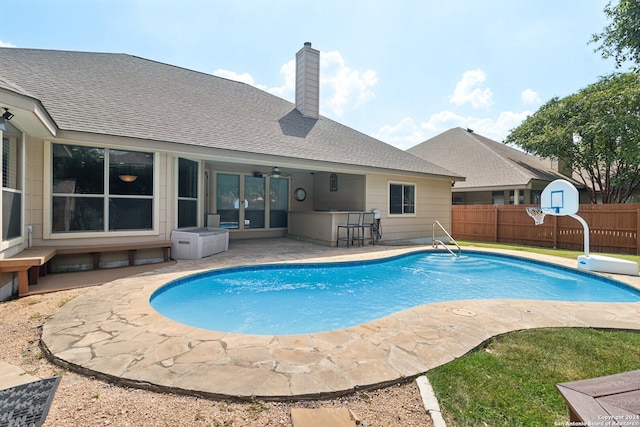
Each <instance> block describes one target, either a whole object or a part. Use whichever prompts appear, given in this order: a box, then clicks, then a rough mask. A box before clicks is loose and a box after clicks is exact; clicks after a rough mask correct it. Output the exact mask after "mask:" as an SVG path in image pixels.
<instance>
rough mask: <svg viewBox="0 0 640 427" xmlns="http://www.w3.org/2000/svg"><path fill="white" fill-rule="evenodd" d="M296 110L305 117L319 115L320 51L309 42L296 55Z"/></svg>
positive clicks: (316, 116) (315, 117)
mask: <svg viewBox="0 0 640 427" xmlns="http://www.w3.org/2000/svg"><path fill="white" fill-rule="evenodd" d="M296 108H297V109H298V111H300V112H301V113H302V115H303V116H305V117H311V118H314V119H317V118H318V117H319V115H320V51H319V50H316V49H312V48H311V43H310V42H306V43H305V44H304V47H303V48H302V49H300V50H299V51H298V53H296Z"/></svg>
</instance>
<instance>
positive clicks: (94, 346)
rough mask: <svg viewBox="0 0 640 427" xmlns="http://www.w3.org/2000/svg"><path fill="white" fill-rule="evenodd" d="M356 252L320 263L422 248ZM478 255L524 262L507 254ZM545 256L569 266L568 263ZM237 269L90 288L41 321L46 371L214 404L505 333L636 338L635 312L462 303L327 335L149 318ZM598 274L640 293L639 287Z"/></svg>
mask: <svg viewBox="0 0 640 427" xmlns="http://www.w3.org/2000/svg"><path fill="white" fill-rule="evenodd" d="M314 249H315V248H314ZM367 249H368V250H361V251H352V250H349V251H339V253H336V252H338V251H336V250H335V248H334V249H333V250H331V249H328V250H327V252H326V253H327V254H330V255H329V256H326V257H325V256H322V257H320V258H322V259H325V260H327V261H330V262H334V261H336V260H349V259H354V257H355V259H364V258H369V257H372V256H373V257H381V256H388V255H389V254H398V253H406V252H413V251H416V250H424V249H425V248H424V247H421V248H404V249H396V248H393V249H389V250H377V251H375V252H372V251H371V250H370V249H371V248H367ZM473 250H474V251H477V248H473ZM230 252H231V251H230ZM295 252H296V254H295V255H294V254H292V255H291V256H290V257H289V259H286V260H280V259H275V260H272V261H269V260H268V259H265V261H267V262H292V261H294V262H301V261H305V262H307V261H308V262H311V261H312V262H317V261H318V259H320V258H318V257H314V256H313V255H314V254H311V255H310V254H308V253H306V254H305V253H302V252H299V251H295ZM487 252H509V253H510V254H511V255H516V256H518V257H523V258H526V256H522V255H523V254H521V253H517V254H514V253H513V252H514V251H487ZM525 255H526V254H525ZM532 258H534V259H537V260H540V259H541V258H542V257H541V256H539V255H535V256H533V257H532ZM553 258H554V260H555V261H556V263H559V264H560V265H565V266H566V267H571V266H570V265H569V264H570V262H571V260H561V259H556V258H555V257H553ZM246 260H247V256H246V253H244V254H236V255H233V254H228V255H227V256H225V257H219V258H215V259H214V258H212V259H209V260H207V259H205V260H203V261H201V262H188V263H178V264H177V265H175V266H171V267H167V268H164V269H162V270H158V271H156V272H153V273H145V274H143V275H139V276H135V277H129V278H125V279H120V280H117V281H114V282H112V283H110V284H107V285H103V286H101V287H98V288H93V289H92V290H91V291H90V292H87V293H85V294H83V295H81V296H79V297H77V298H76V299H74V300H72V301H70V302H68V303H67V304H66V305H65V306H63V307H62V308H61V309H60V310H59V311H58V312H56V313H55V314H54V315H53V316H52V317H51V318H49V319H48V320H47V321H46V322H45V324H44V327H43V333H42V343H43V347H45V349H46V352H47V353H48V356H49V357H50V358H51V359H52V360H54V361H55V362H56V363H59V364H61V365H65V366H68V367H69V368H70V369H73V370H77V371H79V372H81V373H84V374H89V375H96V376H98V377H99V378H103V379H107V380H109V381H113V382H115V383H120V384H123V385H127V386H135V387H141V388H151V389H154V390H158V391H167V392H179V393H188V394H194V395H199V396H207V397H214V398H240V399H251V398H260V399H270V400H271V399H305V398H319V397H322V398H328V397H333V396H338V395H344V394H348V393H351V392H353V391H355V390H359V389H366V388H371V387H378V386H383V385H386V384H391V383H395V382H398V381H403V380H405V379H408V378H413V377H415V376H417V375H420V374H422V373H424V372H426V371H428V370H429V369H432V368H434V367H436V366H440V365H442V364H444V363H447V362H449V361H451V360H453V359H454V358H457V357H460V356H462V355H464V354H466V353H467V352H469V351H471V350H472V349H474V348H476V347H477V346H478V345H480V344H482V343H483V342H485V341H486V340H488V339H490V338H491V337H493V336H496V335H501V334H504V333H507V332H510V331H514V330H521V329H530V328H538V327H560V326H577V327H594V328H612V329H640V325H639V324H638V322H637V320H636V319H637V317H638V314H639V313H640V303H567V302H556V301H520V300H473V301H472V300H468V301H452V302H446V303H436V304H428V305H422V306H418V307H415V308H412V309H408V310H405V311H402V312H399V313H395V314H393V315H390V316H387V317H385V318H382V319H378V320H375V321H373V322H369V323H366V324H363V325H360V326H356V327H352V328H347V329H344V330H338V331H330V332H322V333H317V334H306V335H282V336H261V335H242V334H231V333H221V332H215V331H205V330H201V329H197V328H192V327H188V326H185V325H182V324H179V323H177V322H174V321H171V320H169V319H167V318H164V317H163V316H161V315H159V314H158V313H156V312H155V310H153V309H152V308H151V306H150V305H149V303H148V300H149V296H150V295H151V294H152V293H153V292H154V291H155V290H156V289H158V288H159V287H160V286H162V285H163V284H164V283H166V282H167V281H169V280H171V279H173V278H177V277H180V276H183V275H186V274H191V273H193V272H195V271H197V270H202V271H204V270H207V269H210V268H211V267H212V264H213V263H215V264H216V266H218V267H221V266H223V265H224V266H233V265H241V264H243V263H246ZM567 261H568V262H567ZM573 264H574V265H575V263H573ZM607 276H608V277H612V278H615V279H617V280H620V281H623V282H624V283H627V284H630V285H632V286H634V287H638V288H640V279H639V278H636V277H631V278H624V277H619V276H615V275H607ZM613 276H615V277H613ZM627 279H628V280H627ZM630 282H631V283H630Z"/></svg>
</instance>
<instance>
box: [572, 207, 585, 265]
mask: <svg viewBox="0 0 640 427" xmlns="http://www.w3.org/2000/svg"><path fill="white" fill-rule="evenodd" d="M568 216H570V217H571V218H575V219H577V220H578V221H579V222H580V224H582V227H584V256H587V257H588V256H589V226H588V225H587V221H585V220H584V218H582V217H581V216H578V215H576V214H569V215H568Z"/></svg>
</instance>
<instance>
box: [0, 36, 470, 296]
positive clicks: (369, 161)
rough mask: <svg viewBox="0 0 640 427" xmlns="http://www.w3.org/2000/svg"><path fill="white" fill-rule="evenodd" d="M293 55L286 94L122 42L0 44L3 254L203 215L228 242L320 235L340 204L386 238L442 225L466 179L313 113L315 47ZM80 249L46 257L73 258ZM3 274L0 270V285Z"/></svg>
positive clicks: (144, 238) (140, 235)
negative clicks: (146, 54)
mask: <svg viewBox="0 0 640 427" xmlns="http://www.w3.org/2000/svg"><path fill="white" fill-rule="evenodd" d="M296 62H297V68H298V79H297V89H296V103H295V104H292V103H290V102H288V101H285V100H283V99H281V98H278V97H276V96H274V95H271V94H269V93H267V92H265V91H262V90H260V89H257V88H255V87H253V86H250V85H247V84H244V83H239V82H236V81H231V80H227V79H224V78H220V77H215V76H212V75H209V74H205V73H201V72H196V71H192V70H188V69H184V68H180V67H177V66H173V65H168V64H163V63H159V62H155V61H151V60H148V59H144V58H140V57H136V56H131V55H126V54H111V53H89V52H70V51H54V50H38V49H18V48H0V113H2V112H3V111H5V112H7V118H4V119H2V120H0V129H3V130H0V134H1V135H2V141H3V150H2V153H1V156H2V165H3V188H2V204H1V206H2V209H1V212H0V217H1V223H2V225H3V227H2V242H1V244H0V260H1V259H7V258H9V257H12V256H16V254H19V253H20V252H21V251H23V250H24V249H25V248H28V247H37V248H39V247H67V248H68V247H73V246H86V245H95V246H100V245H110V244H114V243H140V244H142V243H148V242H154V241H160V240H167V239H170V238H171V232H172V231H173V230H177V229H184V228H190V227H202V226H206V225H207V221H208V220H209V219H210V218H214V217H215V218H216V219H217V220H219V221H220V226H221V227H225V228H227V229H229V231H230V239H231V240H234V239H246V238H267V237H277V236H290V237H293V238H300V239H307V240H311V241H315V242H318V243H321V244H326V245H335V241H336V239H335V237H336V230H335V229H336V226H337V225H338V224H341V223H343V222H344V221H345V220H346V212H347V211H371V210H372V209H378V210H379V211H380V213H381V221H382V224H383V229H384V241H385V242H398V241H405V240H408V239H416V238H428V237H431V225H432V223H433V222H434V221H435V220H438V221H440V222H441V223H442V224H443V225H444V226H445V227H449V224H450V215H451V212H450V206H451V184H452V182H453V181H459V180H462V179H463V177H461V176H460V175H458V174H456V173H454V172H451V171H449V170H447V169H446V168H444V167H441V166H437V165H435V164H433V163H431V162H429V161H425V160H423V159H420V158H418V157H416V156H413V155H412V154H410V153H407V152H405V151H403V150H400V149H397V148H394V147H392V146H390V145H388V144H385V143H383V142H381V141H379V140H376V139H374V138H371V137H369V136H366V135H364V134H362V133H360V132H358V131H356V130H353V129H351V128H349V127H347V126H344V125H341V124H340V123H337V122H335V121H333V120H330V119H328V118H326V117H324V116H322V115H320V114H319V109H318V105H319V102H318V100H319V89H318V87H319V74H318V69H319V51H317V50H315V49H313V48H312V47H311V44H310V43H305V45H304V46H303V48H302V49H301V50H300V51H299V52H298V53H297V61H296ZM5 109H6V110H5ZM10 116H12V117H10ZM9 117H10V119H9ZM212 214H213V215H214V217H212V216H211V215H212ZM122 256H126V254H112V255H110V256H109V257H106V258H105V260H104V263H105V266H117V265H120V264H119V263H121V262H123V260H122V259H120V258H119V257H122ZM158 257H159V255H158V253H157V252H154V251H152V250H149V251H148V254H146V256H145V253H142V254H138V255H137V259H139V262H153V261H154V260H157V258H158ZM58 258H62V257H58V256H56V257H55V258H54V259H53V260H52V261H56V259H58ZM76 258H77V259H75V258H73V257H70V258H69V259H66V260H60V261H58V262H57V263H53V266H52V268H53V269H54V270H55V269H58V270H59V271H67V270H71V269H83V268H85V267H86V266H85V265H84V264H86V260H85V261H83V260H81V259H79V258H78V257H76ZM63 261H64V262H63ZM101 262H102V261H101ZM107 264H108V265H107ZM14 282H15V274H12V273H10V272H5V273H2V274H1V275H0V298H1V297H2V295H3V293H4V294H6V293H7V292H8V293H12V292H13V291H15V283H14ZM7 289H9V291H7Z"/></svg>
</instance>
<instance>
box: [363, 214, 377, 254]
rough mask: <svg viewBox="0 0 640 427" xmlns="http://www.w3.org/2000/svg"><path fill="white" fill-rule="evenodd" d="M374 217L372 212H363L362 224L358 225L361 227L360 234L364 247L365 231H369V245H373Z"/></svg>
mask: <svg viewBox="0 0 640 427" xmlns="http://www.w3.org/2000/svg"><path fill="white" fill-rule="evenodd" d="M374 220H375V219H374V216H373V212H365V213H363V214H362V224H361V225H360V227H361V233H362V245H363V246H364V241H365V239H366V231H367V230H368V231H369V243H370V244H372V245H373V244H375V243H374V235H373V233H374V231H373V223H374Z"/></svg>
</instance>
